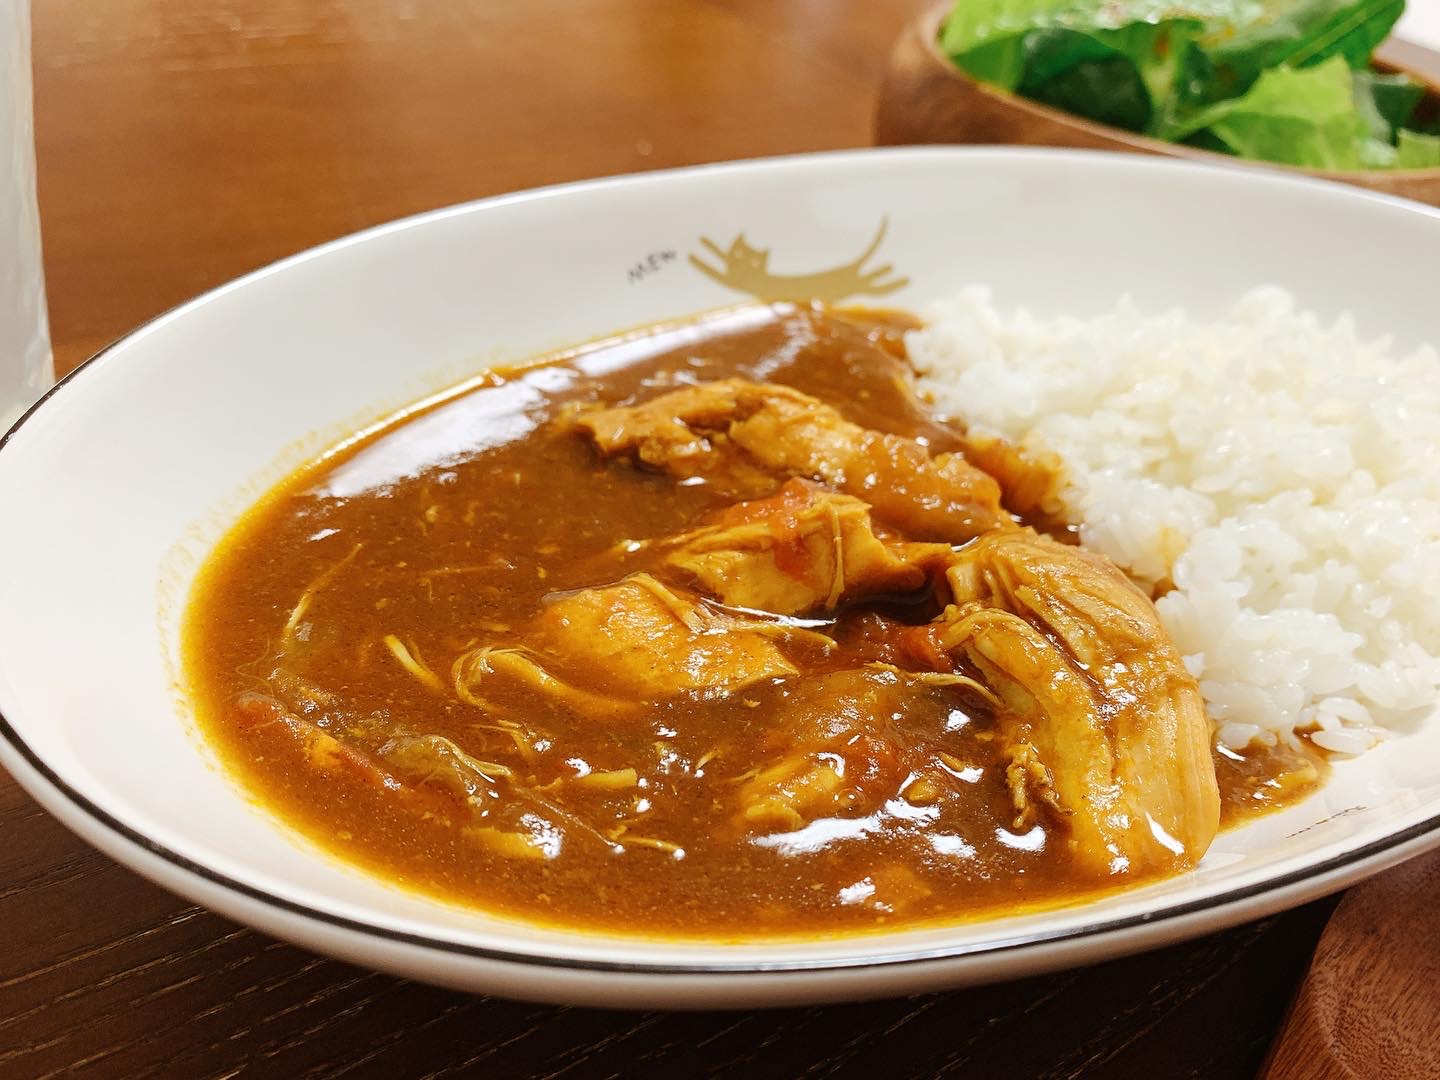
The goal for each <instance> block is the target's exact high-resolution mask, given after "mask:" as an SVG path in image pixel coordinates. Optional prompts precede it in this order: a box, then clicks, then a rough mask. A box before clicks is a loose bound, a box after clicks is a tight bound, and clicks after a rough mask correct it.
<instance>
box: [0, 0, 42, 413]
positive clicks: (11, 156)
mask: <svg viewBox="0 0 1440 1080" xmlns="http://www.w3.org/2000/svg"><path fill="white" fill-rule="evenodd" d="M53 378H54V367H53V366H52V362H51V359H50V339H49V334H48V332H47V330H46V323H45V279H44V274H43V272H42V269H41V266H40V216H39V214H38V212H37V211H36V208H35V136H34V131H33V128H32V126H31V119H30V3H29V0H0V434H4V432H5V431H7V430H8V429H9V427H10V425H11V424H12V423H14V421H15V420H17V419H18V418H19V416H20V414H21V413H23V412H24V411H25V410H26V409H27V408H28V407H29V406H30V405H31V403H32V402H34V401H35V399H36V398H38V397H39V396H40V395H41V394H42V393H44V391H45V389H46V387H48V386H49V385H50V383H51V381H52V380H53Z"/></svg>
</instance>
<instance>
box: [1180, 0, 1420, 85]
mask: <svg viewBox="0 0 1440 1080" xmlns="http://www.w3.org/2000/svg"><path fill="white" fill-rule="evenodd" d="M1259 7H1260V10H1259V11H1258V13H1256V12H1253V11H1252V12H1251V13H1250V15H1249V17H1247V18H1243V19H1240V20H1237V21H1235V22H1234V23H1232V24H1231V25H1230V26H1228V27H1224V26H1222V27H1219V28H1217V29H1215V30H1212V31H1211V32H1210V33H1209V34H1208V35H1207V36H1206V38H1205V39H1204V40H1202V41H1201V42H1200V47H1201V48H1202V49H1204V50H1205V52H1206V54H1207V55H1208V56H1209V58H1210V61H1211V63H1212V64H1213V65H1214V77H1213V82H1212V84H1211V85H1210V86H1209V87H1207V88H1206V90H1205V93H1204V97H1205V99H1208V100H1211V101H1214V100H1218V99H1220V98H1225V97H1231V96H1234V95H1237V94H1242V93H1244V92H1245V91H1246V90H1248V89H1249V88H1250V86H1251V85H1253V84H1254V82H1255V80H1256V79H1257V78H1259V76H1260V73H1261V72H1262V71H1265V70H1267V69H1270V68H1275V67H1278V66H1279V65H1280V64H1288V65H1289V66H1290V67H1294V68H1301V67H1308V66H1310V65H1312V64H1319V63H1322V62H1323V61H1325V60H1328V59H1329V58H1330V57H1332V56H1342V57H1344V58H1345V62H1346V63H1347V64H1349V66H1350V67H1352V68H1356V69H1359V68H1364V67H1367V66H1368V65H1369V63H1370V54H1371V53H1372V52H1374V51H1375V47H1376V46H1377V45H1379V44H1380V42H1382V41H1384V40H1385V38H1386V37H1387V36H1388V35H1389V33H1390V30H1391V28H1392V27H1393V26H1394V25H1395V21H1396V20H1397V19H1399V18H1400V16H1401V15H1402V14H1403V13H1404V11H1405V0H1262V3H1261V4H1260V5H1259Z"/></svg>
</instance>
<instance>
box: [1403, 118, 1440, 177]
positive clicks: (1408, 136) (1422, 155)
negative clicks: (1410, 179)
mask: <svg viewBox="0 0 1440 1080" xmlns="http://www.w3.org/2000/svg"><path fill="white" fill-rule="evenodd" d="M1395 168H1397V169H1440V135H1422V134H1420V132H1418V131H1410V130H1408V129H1405V128H1402V129H1401V131H1400V139H1399V143H1398V147H1397V153H1396V156H1395Z"/></svg>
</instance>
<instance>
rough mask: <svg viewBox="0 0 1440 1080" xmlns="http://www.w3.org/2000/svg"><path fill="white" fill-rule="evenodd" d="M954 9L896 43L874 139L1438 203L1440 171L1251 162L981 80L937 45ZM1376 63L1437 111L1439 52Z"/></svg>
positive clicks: (1391, 51)
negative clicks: (1297, 182)
mask: <svg viewBox="0 0 1440 1080" xmlns="http://www.w3.org/2000/svg"><path fill="white" fill-rule="evenodd" d="M953 6H954V5H953V3H949V2H947V3H942V4H937V5H936V6H934V7H931V8H928V9H926V10H925V11H924V12H922V13H921V15H920V16H919V18H917V19H916V20H915V21H914V22H912V23H910V25H909V26H907V27H906V28H905V31H904V33H902V34H901V35H900V38H899V40H898V41H897V42H896V43H895V48H894V50H893V51H892V52H891V54H890V66H889V69H888V70H887V71H886V73H885V79H884V82H883V83H882V84H881V88H880V98H879V101H878V103H877V106H876V111H875V142H876V143H877V144H879V145H881V146H886V145H891V146H908V145H915V144H921V143H1008V144H1013V145H1021V146H1073V147H1080V148H1082V149H1086V150H1128V151H1132V152H1134V153H1141V154H1159V155H1162V156H1165V157H1174V158H1186V159H1189V160H1191V161H1208V162H1212V163H1215V164H1222V165H1249V166H1257V167H1260V168H1268V169H1281V170H1286V171H1290V172H1297V173H1304V174H1307V175H1309V176H1318V177H1321V178H1323V179H1326V180H1340V181H1343V182H1344V183H1347V184H1355V185H1357V186H1359V187H1363V188H1369V189H1370V190H1371V191H1379V192H1383V193H1384V194H1386V195H1399V196H1402V197H1404V198H1408V199H1415V200H1417V201H1419V202H1423V203H1429V204H1430V205H1431V206H1440V168H1437V169H1405V170H1394V171H1392V170H1385V169H1376V170H1366V171H1359V172H1350V171H1330V170H1326V169H1307V168H1300V167H1298V166H1293V165H1278V164H1273V163H1270V162H1261V161H1250V160H1245V159H1241V158H1236V157H1231V156H1230V155H1228V154H1217V153H1214V152H1212V151H1209V150H1200V149H1197V148H1195V147H1192V146H1182V145H1179V144H1177V143H1168V142H1162V141H1160V140H1158V139H1151V138H1147V137H1146V136H1144V135H1137V134H1135V133H1133V132H1130V131H1125V130H1123V129H1121V128H1116V127H1111V126H1109V125H1108V124H1100V123H1096V122H1095V121H1093V120H1086V119H1083V118H1081V117H1078V116H1074V115H1072V114H1070V113H1066V112H1062V111H1060V110H1058V109H1052V108H1050V107H1049V106H1047V105H1041V104H1040V103H1038V102H1034V101H1030V100H1028V99H1026V98H1022V97H1019V96H1017V95H1015V94H1011V93H1009V92H1008V91H1005V90H1001V89H998V88H996V87H993V86H987V85H985V84H984V83H980V82H977V81H975V80H974V79H972V78H970V76H968V75H966V74H965V73H964V72H962V71H961V70H960V69H959V68H957V67H956V66H955V65H954V64H953V63H951V62H950V59H949V57H947V56H946V55H945V54H944V53H942V52H941V51H940V47H939V45H938V44H937V39H938V37H939V33H940V24H941V22H942V21H943V20H944V18H945V16H946V15H947V14H948V13H949V12H950V10H951V9H952V7H953ZM1376 67H1377V68H1378V69H1379V70H1381V71H1388V72H1393V71H1406V72H1408V73H1409V74H1411V75H1413V76H1414V77H1415V78H1417V79H1419V80H1420V81H1421V82H1423V83H1425V85H1426V87H1427V90H1426V99H1425V101H1424V102H1423V103H1422V104H1421V106H1420V107H1421V108H1422V109H1427V110H1428V109H1440V55H1437V54H1436V53H1434V52H1431V51H1430V50H1429V49H1424V48H1421V47H1419V46H1417V45H1411V44H1409V43H1408V42H1403V41H1391V42H1388V43H1387V44H1386V45H1384V46H1383V47H1382V48H1381V49H1380V51H1379V53H1378V54H1377V56H1376Z"/></svg>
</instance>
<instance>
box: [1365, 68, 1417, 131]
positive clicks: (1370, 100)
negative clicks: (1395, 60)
mask: <svg viewBox="0 0 1440 1080" xmlns="http://www.w3.org/2000/svg"><path fill="white" fill-rule="evenodd" d="M1351 78H1352V79H1353V81H1354V89H1355V107H1356V108H1357V109H1359V110H1360V115H1361V116H1363V117H1364V118H1365V121H1366V123H1367V124H1369V126H1370V134H1371V135H1372V136H1374V137H1375V138H1377V139H1380V140H1382V141H1384V142H1388V143H1391V144H1392V145H1393V144H1394V142H1395V137H1396V134H1397V133H1398V132H1399V131H1400V129H1401V128H1403V127H1404V126H1405V125H1406V124H1407V123H1409V121H1410V117H1411V116H1413V115H1414V114H1415V106H1416V105H1418V104H1420V99H1421V98H1423V97H1424V96H1425V86H1424V84H1422V83H1420V82H1417V81H1416V80H1415V79H1413V78H1411V77H1410V76H1409V75H1405V74H1398V75H1381V74H1379V73H1378V72H1374V71H1356V72H1353V73H1352V75H1351Z"/></svg>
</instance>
